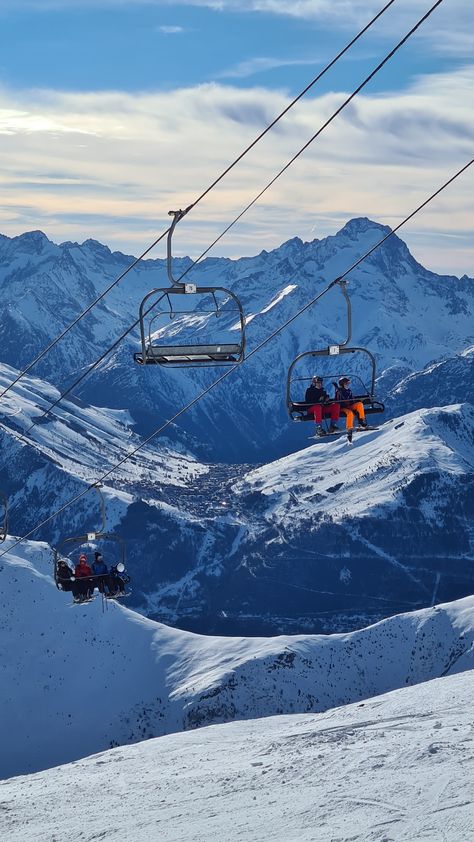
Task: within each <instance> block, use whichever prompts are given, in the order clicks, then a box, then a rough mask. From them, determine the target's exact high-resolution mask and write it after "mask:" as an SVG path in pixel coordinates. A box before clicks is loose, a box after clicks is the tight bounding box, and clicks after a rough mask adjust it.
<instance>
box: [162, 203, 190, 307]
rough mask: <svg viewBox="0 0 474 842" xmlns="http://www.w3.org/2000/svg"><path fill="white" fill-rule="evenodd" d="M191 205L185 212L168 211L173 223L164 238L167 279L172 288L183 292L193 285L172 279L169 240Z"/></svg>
mask: <svg viewBox="0 0 474 842" xmlns="http://www.w3.org/2000/svg"><path fill="white" fill-rule="evenodd" d="M192 207H193V205H189V206H188V207H187V208H186V210H177V211H168V216H172V217H173V222H172V223H171V225H170V227H169V229H168V236H167V238H166V268H167V272H168V279H169V282H170V284H171V285H172V286H174V287H180V288H181V289H182V290H185V289H186V287H187V286H193V284H184V283H180V282H179V281H177V280H176V279H175V278H173V271H172V259H173V257H172V254H171V238H172V236H173V233H174V229H175V228H176V226H177V224H178V222H179V221H180V220H181V219H182V218H183V216H186V214H187V213H189V211H190V210H191V208H192Z"/></svg>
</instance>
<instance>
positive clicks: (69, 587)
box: [56, 558, 74, 591]
mask: <svg viewBox="0 0 474 842" xmlns="http://www.w3.org/2000/svg"><path fill="white" fill-rule="evenodd" d="M56 580H57V583H58V585H59V587H60V588H61V590H62V591H73V590H74V574H73V572H72V570H71V568H70V567H69V564H68V563H67V561H64V559H63V558H61V559H59V561H58V568H57V571H56Z"/></svg>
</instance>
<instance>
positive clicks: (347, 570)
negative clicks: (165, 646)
mask: <svg viewBox="0 0 474 842" xmlns="http://www.w3.org/2000/svg"><path fill="white" fill-rule="evenodd" d="M14 373H15V372H14V371H13V370H12V369H9V368H5V367H4V369H3V371H2V372H1V376H0V388H1V384H2V382H8V381H9V380H11V379H13V376H14ZM56 395H57V392H56V391H55V390H54V389H53V388H52V387H50V386H49V385H48V384H47V383H46V382H44V381H40V380H38V379H36V378H30V377H25V378H24V379H23V380H22V381H21V385H19V386H18V387H15V389H14V390H12V391H11V392H10V393H9V394H8V395H7V396H6V398H5V400H6V404H5V405H6V407H7V408H8V409H9V410H10V411H11V412H12V413H16V414H11V415H7V416H6V417H5V418H4V421H3V431H2V433H1V443H2V452H3V453H4V454H5V455H6V456H7V458H5V459H4V461H3V464H2V471H1V475H0V483H1V485H0V487H1V488H2V489H4V490H5V492H6V493H7V494H8V496H9V500H10V529H11V531H12V532H14V533H15V534H25V533H26V532H28V531H29V530H30V529H31V528H33V527H34V526H35V525H36V524H37V523H39V522H40V521H41V520H42V519H43V518H47V517H48V516H49V515H50V514H51V513H52V512H53V511H54V510H56V509H58V508H60V507H61V506H62V505H63V504H64V503H65V502H66V501H68V500H70V499H71V498H73V497H74V496H75V495H76V494H78V493H81V491H83V490H84V489H85V488H86V487H87V486H88V485H89V484H90V483H91V482H92V481H94V480H96V479H97V478H98V477H99V476H100V475H101V473H103V472H105V471H107V469H108V468H110V466H111V465H113V464H114V463H116V462H118V461H119V460H120V458H122V457H123V456H124V455H125V454H126V453H129V452H131V451H132V450H133V449H134V447H136V446H137V444H138V442H139V440H138V438H137V436H136V435H135V434H134V433H133V432H132V431H131V430H130V426H129V418H128V416H127V414H126V413H125V412H118V411H116V410H107V409H105V408H102V409H97V408H96V407H91V406H86V405H84V404H80V403H78V402H77V401H76V402H71V401H64V403H62V404H61V405H60V408H58V410H57V415H56V416H55V417H51V418H49V420H47V421H46V423H44V422H42V423H39V424H35V425H34V426H33V428H32V429H31V430H30V431H29V432H28V433H27V434H26V435H27V440H28V442H29V443H28V445H26V444H25V443H24V442H23V443H22V442H20V441H18V438H17V435H18V433H21V432H23V431H26V430H28V428H29V427H31V424H32V421H33V419H34V418H38V417H39V415H40V413H41V408H42V406H43V405H44V404H45V402H46V401H47V399H48V398H49V399H50V400H54V398H55V396H56ZM295 427H297V428H298V431H299V434H300V446H302V447H303V449H302V450H300V451H298V452H297V453H296V454H291V455H289V456H286V457H284V458H282V459H280V460H278V461H276V462H274V463H269V464H267V465H263V466H260V467H257V468H256V467H254V466H248V465H242V464H241V465H234V466H232V465H209V464H208V465H204V464H202V463H200V462H198V461H197V460H196V459H194V458H193V457H192V456H191V455H189V453H186V452H178V451H176V450H175V449H174V448H172V447H171V446H170V440H169V439H165V440H161V439H160V438H158V439H157V440H155V441H154V442H150V443H149V444H148V445H147V446H146V447H144V448H143V449H142V450H140V451H139V452H138V453H137V454H136V455H135V456H134V457H133V458H132V460H130V461H127V462H125V463H124V465H123V466H121V467H120V468H119V469H118V470H117V471H115V472H114V473H113V474H112V475H111V476H110V477H109V478H108V480H107V484H106V486H105V488H104V489H103V494H104V496H105V500H106V508H107V525H108V528H109V529H113V530H116V531H117V533H118V534H119V535H121V536H122V537H123V538H124V539H125V540H126V542H127V556H128V567H129V572H130V574H131V575H132V577H133V594H132V597H131V604H132V605H133V606H134V607H137V608H139V609H140V610H142V611H143V612H144V613H146V614H147V615H148V616H150V617H152V618H153V619H157V620H161V621H165V622H168V623H171V624H175V625H178V626H181V627H183V628H188V629H190V630H193V631H199V632H211V633H224V634H239V633H244V634H275V633H280V632H293V633H294V632H302V631H306V632H321V631H322V632H328V631H339V630H341V629H346V630H347V629H354V628H358V627H361V626H363V625H366V624H367V623H369V622H371V621H375V620H378V619H380V618H382V617H384V616H387V615H388V614H392V613H396V612H399V611H403V610H406V609H409V608H419V607H424V606H427V605H431V604H432V603H433V602H435V601H440V600H442V601H448V600H452V599H456V598H459V597H462V596H465V595H467V594H469V593H471V591H472V559H473V542H474V533H473V519H472V515H473V508H472V506H473V504H472V500H473V484H474V409H473V408H472V406H471V405H470V404H462V405H456V406H453V407H445V408H442V409H440V408H435V409H431V410H425V409H423V410H417V411H415V412H412V413H409V414H407V415H405V416H401V417H400V418H398V419H396V420H394V421H390V422H387V423H386V424H385V425H384V426H383V427H382V428H381V429H380V430H379V431H378V432H372V433H364V434H360V435H359V436H356V437H355V440H354V445H353V446H352V447H349V446H348V444H347V442H346V439H345V437H343V438H341V439H339V440H332V441H330V442H324V443H320V442H318V443H316V444H314V443H312V442H311V443H310V442H309V441H308V433H309V432H311V425H310V424H299V425H295ZM308 428H310V429H309V430H308ZM99 524H100V507H99V504H98V500H97V495H96V494H95V493H94V492H89V493H88V494H86V495H85V496H84V497H82V498H81V499H80V500H79V501H77V503H75V504H74V505H73V506H70V507H68V508H66V510H65V511H64V512H63V513H62V514H61V515H60V516H59V517H57V518H55V519H53V520H52V521H51V522H49V523H48V524H46V525H45V526H44V527H43V528H42V530H41V534H40V535H39V536H38V537H41V538H43V539H46V540H48V541H49V542H50V543H52V544H53V545H57V543H58V542H59V541H60V540H61V539H64V538H65V537H67V536H70V535H75V534H77V533H81V532H84V531H91V530H93V529H97V528H98V526H99ZM35 537H36V536H35ZM109 551H110V548H109V547H107V548H106V554H107V552H109ZM107 560H108V561H111V560H112V559H110V558H109V559H107Z"/></svg>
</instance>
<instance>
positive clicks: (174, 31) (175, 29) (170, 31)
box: [157, 25, 185, 35]
mask: <svg viewBox="0 0 474 842" xmlns="http://www.w3.org/2000/svg"><path fill="white" fill-rule="evenodd" d="M157 30H158V32H162V33H163V35H181V33H182V32H185V29H184V27H183V26H165V25H164V26H158V27H157Z"/></svg>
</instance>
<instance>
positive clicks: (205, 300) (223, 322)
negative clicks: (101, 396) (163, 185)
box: [134, 208, 245, 367]
mask: <svg viewBox="0 0 474 842" xmlns="http://www.w3.org/2000/svg"><path fill="white" fill-rule="evenodd" d="M188 210H189V208H187V209H186V210H185V211H181V210H179V211H170V215H172V216H173V222H172V224H171V226H170V229H169V232H168V242H167V271H168V278H169V281H170V283H171V286H170V287H167V288H164V289H163V288H156V289H153V290H151V292H149V293H148V294H147V295H146V296H145V298H144V299H143V301H142V303H141V305H140V314H139V316H140V338H141V350H140V351H138V352H136V353H135V354H134V359H135V362H137V363H139V364H140V365H167V366H182V367H194V366H214V365H235V364H237V363H241V362H242V360H243V359H244V352H245V316H244V312H243V309H242V305H241V303H240V301H239V299H238V298H237V296H236V295H234V293H233V292H231V291H230V290H228V289H225V288H224V287H214V286H202V287H199V286H196V285H195V284H189V283H181V282H180V281H179V280H175V278H174V277H173V274H172V267H171V260H172V257H171V238H172V236H173V231H174V229H175V227H176V225H177V223H178V222H179V220H180V219H182V218H183V216H185V214H186V213H187V212H188ZM214 320H215V321H214ZM203 336H204V337H205V338H203ZM178 337H179V338H180V341H179V342H177V341H174V340H175V338H178ZM210 339H212V341H210Z"/></svg>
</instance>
